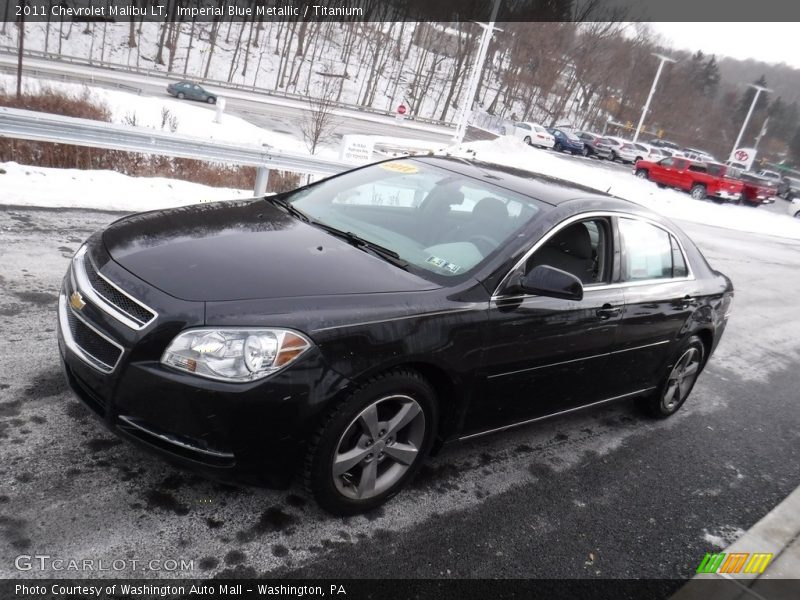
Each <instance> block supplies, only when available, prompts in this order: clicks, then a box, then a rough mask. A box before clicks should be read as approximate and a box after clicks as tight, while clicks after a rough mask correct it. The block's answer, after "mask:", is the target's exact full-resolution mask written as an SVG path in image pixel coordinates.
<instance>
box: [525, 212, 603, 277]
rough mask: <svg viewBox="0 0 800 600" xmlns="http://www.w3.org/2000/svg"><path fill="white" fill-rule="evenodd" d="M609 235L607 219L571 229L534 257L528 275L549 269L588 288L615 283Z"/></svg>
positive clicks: (527, 270) (581, 224)
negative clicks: (570, 277) (578, 280)
mask: <svg viewBox="0 0 800 600" xmlns="http://www.w3.org/2000/svg"><path fill="white" fill-rule="evenodd" d="M609 231H610V226H609V222H608V221H607V220H606V219H587V220H585V221H580V222H578V223H573V224H572V225H568V226H567V227H565V228H564V229H562V230H560V231H558V232H557V233H556V234H554V235H553V236H552V237H551V238H550V239H548V240H547V241H546V242H545V243H544V244H543V245H542V247H541V248H539V249H538V250H537V251H536V252H534V253H533V255H531V257H530V258H529V259H528V261H527V263H526V265H525V272H526V273H528V272H530V271H531V270H532V269H533V268H534V267H538V266H540V265H547V266H549V267H555V268H556V269H561V270H562V271H566V272H567V273H571V274H572V275H575V277H577V278H578V279H580V280H581V283H583V284H584V285H592V284H598V283H608V282H609V281H610V279H611V262H610V260H609V251H608V247H609V243H608V240H609Z"/></svg>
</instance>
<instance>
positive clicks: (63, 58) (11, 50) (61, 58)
mask: <svg viewBox="0 0 800 600" xmlns="http://www.w3.org/2000/svg"><path fill="white" fill-rule="evenodd" d="M0 53H3V54H8V55H12V56H17V55H18V49H17V48H15V47H12V46H6V45H0ZM22 54H23V56H30V57H32V58H41V59H45V60H52V61H54V62H66V63H69V64H74V65H82V66H91V67H97V68H100V69H106V70H108V71H114V72H117V73H133V74H136V75H144V76H146V77H155V78H160V79H163V80H169V79H175V78H179V79H182V78H185V76H184V75H182V74H180V73H172V72H167V71H162V70H158V69H143V68H141V67H136V66H131V65H126V64H122V63H111V62H108V61H100V60H94V59H88V58H83V57H80V56H71V55H68V54H53V53H52V52H42V51H41V50H29V49H26V50H24V51H23V53H22ZM26 70H27V67H26ZM73 80H74V78H73ZM200 81H201V82H202V83H204V84H207V85H209V86H213V87H217V88H221V89H228V90H237V91H242V92H255V93H258V94H264V95H266V96H274V97H277V98H285V99H288V100H295V101H297V102H304V103H305V102H308V97H307V96H304V95H302V94H293V93H291V92H283V91H280V90H274V89H268V88H262V87H257V86H254V85H245V84H240V83H232V82H228V81H220V80H218V79H205V78H200ZM137 90H138V88H137ZM138 92H141V90H138ZM330 104H331V105H332V106H334V107H336V108H339V109H342V110H350V111H353V112H361V113H365V112H366V113H370V114H374V115H380V116H384V117H385V116H390V117H394V116H395V113H394V112H392V111H387V110H380V109H377V108H372V107H371V106H360V105H353V104H347V103H345V102H336V101H331V102H330ZM412 120H413V121H415V122H418V123H425V124H427V125H437V126H440V127H446V128H452V127H453V124H452V123H449V122H445V121H439V120H437V119H428V118H425V117H417V116H414V117H413V119H412Z"/></svg>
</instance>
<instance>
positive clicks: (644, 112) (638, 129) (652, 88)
mask: <svg viewBox="0 0 800 600" xmlns="http://www.w3.org/2000/svg"><path fill="white" fill-rule="evenodd" d="M653 56H655V57H656V58H658V60H659V61H660V62H659V63H658V70H657V71H656V76H655V78H654V79H653V85H652V86H650V93H649V94H648V95H647V102H645V103H644V108H643V109H642V116H641V117H640V118H639V124H638V125H637V126H636V133H635V134H634V135H633V141H634V142H636V141H638V140H639V133H640V132H641V130H642V125H644V118H645V117H646V116H647V111H648V109H649V108H650V101H651V100H652V99H653V94H655V93H656V86H657V85H658V78H659V77H661V70H662V69H663V68H664V63H667V62H677V61H676V60H675V59H674V58H670V57H669V56H664V55H663V54H653Z"/></svg>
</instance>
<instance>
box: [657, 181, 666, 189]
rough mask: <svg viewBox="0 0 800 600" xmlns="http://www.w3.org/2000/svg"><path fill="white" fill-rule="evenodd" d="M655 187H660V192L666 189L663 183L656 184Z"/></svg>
mask: <svg viewBox="0 0 800 600" xmlns="http://www.w3.org/2000/svg"><path fill="white" fill-rule="evenodd" d="M656 185H657V186H658V187H660V188H661V189H662V190H663V189H664V188H666V187H667V186H666V185H664V184H663V183H657V184H656Z"/></svg>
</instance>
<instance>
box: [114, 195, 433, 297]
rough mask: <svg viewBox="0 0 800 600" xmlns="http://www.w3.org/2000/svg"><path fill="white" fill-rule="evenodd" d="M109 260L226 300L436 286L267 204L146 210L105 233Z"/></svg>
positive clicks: (180, 292) (178, 290) (178, 292)
mask: <svg viewBox="0 0 800 600" xmlns="http://www.w3.org/2000/svg"><path fill="white" fill-rule="evenodd" d="M102 238H103V243H104V244H105V246H106V249H107V251H108V253H109V254H110V255H111V258H112V259H113V260H114V261H116V262H117V263H119V264H120V265H122V266H123V267H124V268H125V269H127V270H128V271H130V272H131V273H133V274H134V275H136V276H137V277H139V278H140V279H143V280H144V281H146V282H148V283H149V284H151V285H153V286H155V287H157V288H159V289H160V290H162V291H164V292H166V293H168V294H170V295H172V296H175V297H176V298H181V299H183V300H196V301H207V302H212V301H220V302H221V301H228V300H244V299H256V298H289V297H301V296H336V295H344V294H366V293H389V292H409V291H422V290H426V289H434V288H436V287H438V286H436V285H435V284H433V283H431V282H429V281H427V280H425V279H423V278H421V277H418V276H416V275H413V274H411V273H408V272H406V271H403V270H402V269H400V268H398V267H396V266H394V265H392V264H390V263H388V262H386V261H384V260H382V259H380V258H378V257H376V256H374V255H372V254H369V253H367V252H365V251H363V250H359V249H358V248H355V247H353V246H352V245H350V244H348V243H346V242H345V241H344V240H341V239H339V238H338V237H335V236H333V235H331V234H329V233H327V232H325V231H323V230H321V229H319V228H317V227H314V226H312V225H308V224H306V223H304V222H301V221H299V220H297V219H296V218H294V217H292V216H290V215H288V214H287V213H285V212H284V211H283V210H281V209H279V208H277V207H275V206H274V205H272V204H270V203H269V202H267V201H265V200H250V201H238V202H216V203H210V204H196V205H193V206H187V207H184V208H176V209H169V210H162V211H153V212H147V213H141V214H137V215H133V216H130V217H126V218H124V219H121V220H119V221H117V222H115V223H113V224H112V225H110V226H109V227H108V228H107V229H106V230H105V231H104V232H103V236H102Z"/></svg>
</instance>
